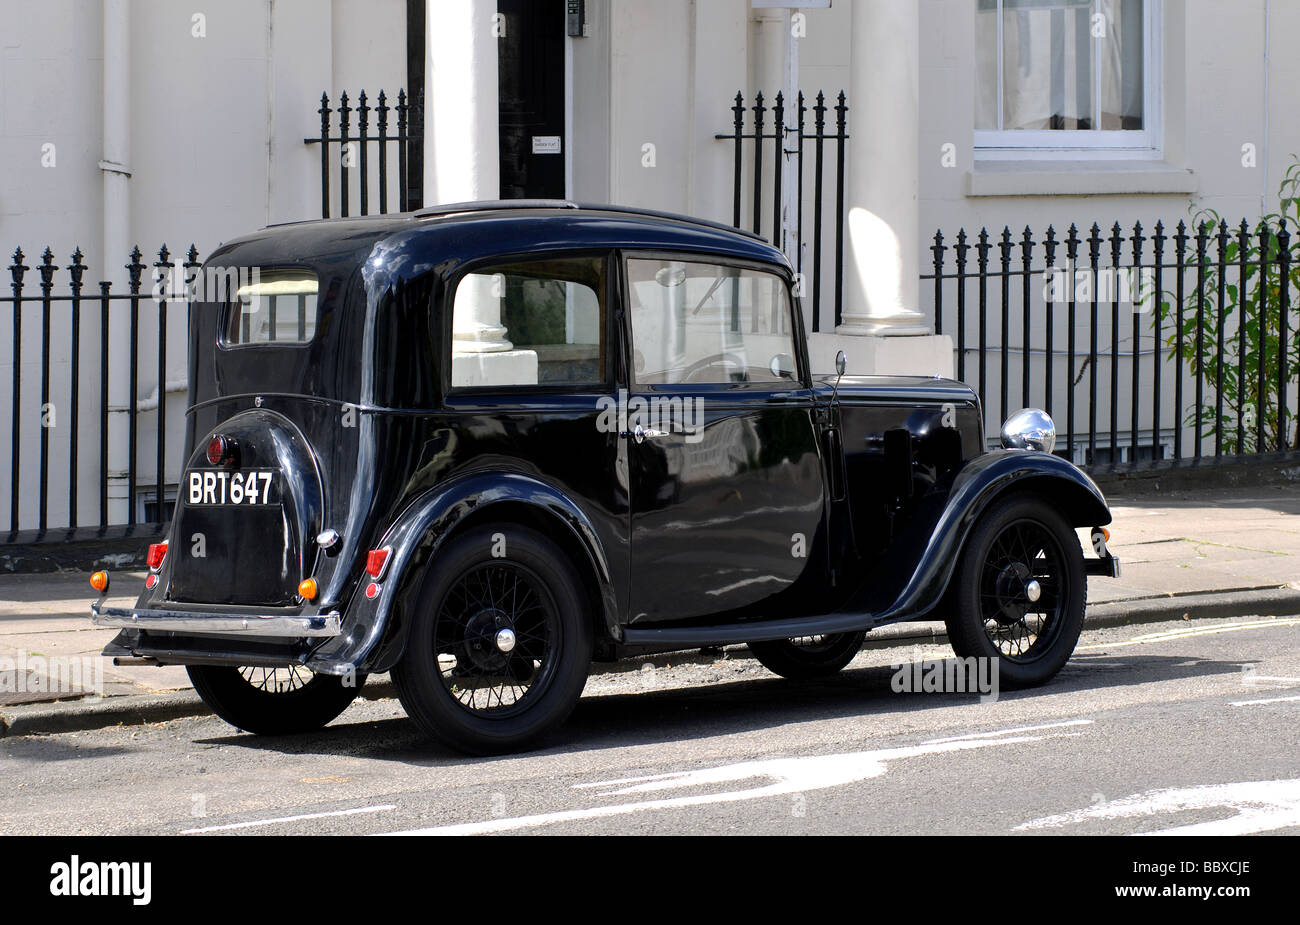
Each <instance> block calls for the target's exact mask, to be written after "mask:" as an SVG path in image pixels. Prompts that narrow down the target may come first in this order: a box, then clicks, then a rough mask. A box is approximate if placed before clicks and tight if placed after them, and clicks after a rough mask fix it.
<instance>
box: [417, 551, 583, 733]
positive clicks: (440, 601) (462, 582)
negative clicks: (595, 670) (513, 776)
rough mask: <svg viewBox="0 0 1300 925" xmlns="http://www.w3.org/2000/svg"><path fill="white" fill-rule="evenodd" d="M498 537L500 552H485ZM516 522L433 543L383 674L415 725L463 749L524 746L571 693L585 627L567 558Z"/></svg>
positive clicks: (566, 709) (553, 721) (564, 709)
mask: <svg viewBox="0 0 1300 925" xmlns="http://www.w3.org/2000/svg"><path fill="white" fill-rule="evenodd" d="M499 534H500V535H504V537H505V551H506V555H504V556H500V557H498V556H494V555H493V554H492V552H493V550H494V548H495V546H496V543H495V542H494V539H493V537H494V536H496V535H499ZM553 549H554V544H552V543H548V542H547V541H546V540H545V539H544V538H543V537H542V536H541V535H540V534H538V533H536V532H535V531H532V530H528V529H525V528H516V527H509V528H506V527H501V528H496V529H488V528H484V529H479V530H474V531H471V532H469V533H466V534H464V535H463V536H461V537H460V538H458V539H456V540H454V541H453V542H452V543H451V545H450V546H449V547H448V548H447V549H446V550H445V551H440V552H439V554H438V556H437V559H436V560H435V562H434V564H433V567H432V569H431V570H430V572H429V575H428V577H427V578H426V581H425V586H424V588H423V590H422V592H421V594H420V597H419V601H418V603H417V608H416V612H415V614H414V616H413V620H412V624H411V630H410V636H409V638H408V639H407V646H406V652H405V654H404V655H403V657H402V661H401V662H400V663H399V664H398V665H397V666H396V667H395V668H394V669H393V682H394V684H395V685H396V687H397V691H398V695H399V696H400V697H401V701H402V706H403V707H405V709H406V712H407V713H408V714H409V715H410V716H411V718H412V719H413V720H415V722H416V723H417V724H419V725H420V726H421V727H422V728H423V729H424V730H425V731H426V732H428V733H430V734H431V735H433V736H435V737H437V738H439V739H442V740H444V741H446V742H447V743H448V744H450V745H452V746H454V747H456V748H459V749H462V750H463V751H468V752H472V753H475V754H490V753H494V752H502V751H510V750H513V749H518V748H521V747H525V746H527V745H530V744H532V743H533V742H535V741H536V740H537V739H538V738H539V737H540V736H542V735H544V734H545V733H547V732H549V731H550V730H552V729H554V728H555V727H556V726H558V725H559V724H560V723H562V722H563V721H564V720H565V719H566V718H567V717H568V715H569V713H570V712H571V711H572V709H573V707H574V705H575V704H576V703H577V701H578V698H579V696H581V694H582V688H583V685H584V684H585V683H586V680H587V671H588V668H589V667H590V662H591V625H590V621H589V619H588V615H587V609H586V607H585V606H584V604H583V597H582V594H581V592H580V586H579V584H578V579H577V576H576V575H575V574H574V572H573V568H572V566H571V565H570V564H569V563H568V562H567V561H566V560H564V559H563V558H562V557H559V556H556V555H555V554H554V552H553V551H552V550H553Z"/></svg>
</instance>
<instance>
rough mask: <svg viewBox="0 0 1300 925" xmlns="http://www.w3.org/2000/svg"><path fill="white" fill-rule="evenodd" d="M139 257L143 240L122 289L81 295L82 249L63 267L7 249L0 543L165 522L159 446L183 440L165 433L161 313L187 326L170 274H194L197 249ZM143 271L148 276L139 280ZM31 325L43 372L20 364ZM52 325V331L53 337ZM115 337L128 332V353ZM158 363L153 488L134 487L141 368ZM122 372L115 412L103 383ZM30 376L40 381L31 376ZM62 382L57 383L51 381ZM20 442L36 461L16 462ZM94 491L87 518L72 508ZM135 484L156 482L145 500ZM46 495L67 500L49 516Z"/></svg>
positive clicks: (164, 319) (184, 294) (163, 455)
mask: <svg viewBox="0 0 1300 925" xmlns="http://www.w3.org/2000/svg"><path fill="white" fill-rule="evenodd" d="M143 256H144V255H143V254H142V252H141V251H140V248H139V247H136V248H134V249H133V250H132V251H131V254H130V257H129V261H130V262H129V263H127V264H125V269H126V271H127V281H128V282H127V286H126V291H125V292H113V291H112V288H113V287H112V284H111V283H109V282H106V281H101V282H100V283H99V286H98V292H95V290H94V289H91V290H90V291H89V292H88V291H87V288H86V283H85V278H86V273H87V269H88V268H87V266H86V264H85V263H84V262H83V260H84V255H83V254H82V252H81V249H80V248H77V249H76V250H75V251H74V252H73V254H72V255H71V263H69V264H67V265H66V266H63V267H61V266H60V265H58V264H57V263H55V257H54V253H53V252H52V251H51V249H50V248H48V247H47V248H46V249H45V252H44V253H43V254H42V255H41V258H40V261H39V262H36V263H35V264H34V266H28V265H27V264H25V263H24V260H25V259H26V255H24V254H23V251H22V249H21V248H19V249H17V250H15V251H14V253H13V258H12V259H13V262H12V263H11V264H10V265H9V267H8V270H9V277H10V281H9V289H10V293H11V294H10V295H9V296H7V297H6V296H0V317H3V315H8V320H9V326H10V335H11V337H10V340H9V346H10V349H9V351H8V353H9V356H8V357H7V358H5V357H3V353H0V360H3V359H7V360H8V361H9V364H11V365H12V380H11V382H10V389H9V392H10V394H9V396H8V397H9V406H10V407H9V409H8V411H9V414H8V418H9V431H10V432H9V435H8V436H9V464H8V467H7V468H8V470H9V471H8V476H9V483H10V484H9V492H8V499H7V500H8V504H7V507H8V510H7V512H6V516H5V519H4V520H0V523H4V522H5V521H6V520H7V522H8V525H9V537H8V538H7V539H4V538H3V537H2V536H0V542H14V541H15V535H16V534H17V533H18V531H20V530H35V531H37V532H38V533H44V532H45V531H46V530H49V529H52V528H56V527H59V528H72V529H75V528H77V527H80V526H93V525H97V526H99V527H107V526H110V525H117V524H128V525H132V524H136V523H137V522H152V523H162V522H164V521H165V520H166V519H167V517H168V504H167V500H166V499H167V490H168V486H167V481H166V472H167V469H166V463H167V452H168V447H173V448H178V447H179V444H178V443H177V442H175V441H174V440H173V435H169V434H168V433H167V414H166V396H167V331H168V323H169V317H168V316H169V315H170V314H171V313H172V312H175V313H177V314H183V318H179V319H175V320H178V321H182V322H183V323H188V317H189V303H188V295H189V291H188V289H187V287H185V286H181V285H176V284H173V283H172V282H171V280H172V279H173V277H172V274H174V273H176V272H178V269H179V272H180V273H182V274H184V275H185V276H187V277H188V276H190V275H192V274H193V272H194V270H195V268H197V267H198V266H199V265H200V263H199V253H198V250H197V249H196V248H195V247H194V246H193V245H191V246H190V249H189V251H188V253H187V254H186V256H185V259H184V260H182V261H179V262H178V261H175V260H173V259H172V256H171V253H170V252H169V251H168V249H167V246H166V245H163V246H162V247H161V248H159V250H158V259H157V260H156V261H154V262H153V263H151V264H149V263H145V262H144V261H143V260H142V258H143ZM33 270H34V271H35V273H36V274H37V277H38V284H37V286H36V287H35V289H36V291H33V287H32V285H31V283H32V279H31V276H29V273H30V272H31V271H33ZM60 270H65V271H66V273H67V277H66V286H65V285H64V284H63V283H62V282H61V281H60V280H59V273H60ZM146 271H150V272H149V273H148V274H147V275H146ZM6 307H7V310H6ZM96 309H97V311H96ZM148 312H152V313H154V318H153V319H151V323H150V324H149V325H148V327H149V328H150V329H152V333H153V335H154V336H152V337H146V336H145V334H144V333H143V332H142V328H143V327H144V326H143V325H142V315H143V314H144V313H148ZM123 313H126V317H125V318H123ZM37 321H39V324H40V327H41V340H40V354H39V356H40V365H39V373H38V374H37V375H35V376H32V375H30V372H29V371H30V365H28V364H25V363H24V353H23V342H24V341H23V337H24V335H23V328H24V325H25V324H32V323H34V322H37ZM56 328H57V329H58V332H59V335H58V337H57V338H56V337H55V335H54V333H53V332H54V330H55V329H56ZM88 329H89V330H88ZM115 332H117V333H115ZM121 337H125V338H126V339H127V344H126V347H125V349H124V350H123V349H121V348H122V347H123V345H122V343H121ZM95 341H97V344H96V343H95ZM29 346H30V344H29ZM65 348H66V350H65ZM114 353H122V354H124V355H125V357H126V359H125V362H124V363H120V365H115V364H114V363H113V361H112V359H111V358H112V356H113V355H114ZM28 355H30V354H28ZM155 362H156V368H157V379H158V382H157V395H158V404H157V422H156V424H155V427H154V432H153V434H152V437H153V444H154V446H153V449H154V456H155V459H154V465H155V467H156V468H155V473H156V474H155V476H154V479H153V484H152V485H151V486H141V485H140V484H139V482H140V475H139V456H140V443H141V438H142V436H143V435H142V434H141V426H140V418H141V414H142V409H141V408H140V398H139V390H140V379H141V371H142V369H143V368H144V366H145V364H148V363H155ZM0 365H3V364H0ZM65 366H66V373H65V374H64V375H63V376H61V377H56V370H62V369H63V368H64V367H65ZM123 366H124V367H125V368H123ZM122 376H125V377H126V380H127V385H126V388H125V389H124V391H125V394H126V402H125V405H124V406H123V407H113V406H112V405H111V404H110V391H111V385H112V384H113V383H115V382H118V381H119V377H122ZM32 378H35V379H36V382H34V383H33V382H31V381H29V380H30V379H32ZM60 378H61V379H62V381H58V380H59V379H60ZM33 388H36V389H38V390H39V395H40V402H39V404H37V403H33V402H32V401H31V400H30V396H31V395H32V391H31V390H32V389H33ZM87 393H89V394H87ZM96 393H97V394H96ZM87 413H88V414H95V415H97V416H98V426H97V428H96V429H95V430H96V433H95V436H96V437H97V439H96V440H95V444H94V445H93V448H92V449H91V450H90V452H89V453H87V452H86V448H85V447H84V446H83V438H84V437H85V433H84V432H83V431H84V430H85V429H83V427H82V415H83V414H87ZM114 414H123V415H125V416H126V422H125V424H126V426H125V441H124V443H123V442H120V441H115V440H114V439H113V437H112V433H113V430H114V429H113V428H112V427H111V426H110V417H111V416H112V415H114ZM28 441H35V442H36V443H37V445H38V447H39V450H38V453H37V455H36V460H37V462H36V465H35V466H28V465H25V464H24V457H23V453H24V451H25V449H24V448H25V447H28V446H30V443H29V442H28ZM59 468H62V469H64V471H66V473H67V486H66V498H64V499H56V498H54V497H52V490H51V477H52V475H53V474H54V473H55V472H56V471H57V469H59ZM118 473H120V475H121V477H122V479H123V481H124V486H123V490H124V499H125V504H126V506H125V511H124V512H122V513H120V514H117V513H114V511H113V506H112V504H111V500H110V493H109V492H110V478H111V477H113V476H114V475H115V474H118ZM91 486H94V488H93V489H92V490H95V491H96V492H97V495H98V511H97V517H95V518H94V520H93V521H92V522H91V523H90V524H87V523H85V521H84V520H82V518H81V517H80V515H79V509H80V508H81V506H82V505H81V502H82V500H83V492H84V491H85V490H86V489H88V488H91ZM142 487H143V488H144V490H145V491H146V492H147V491H148V490H149V488H152V489H153V497H152V503H151V504H144V505H141V504H140V503H139V502H140V501H141V500H143V499H141V498H140V497H139V495H140V493H141V489H142ZM53 500H59V501H62V500H66V507H63V506H60V513H58V514H57V515H52V513H51V510H50V508H51V502H52V501H53ZM2 507H3V506H0V509H2ZM141 508H143V510H141Z"/></svg>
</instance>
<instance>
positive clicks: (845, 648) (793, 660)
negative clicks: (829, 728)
mask: <svg viewBox="0 0 1300 925" xmlns="http://www.w3.org/2000/svg"><path fill="white" fill-rule="evenodd" d="M866 635H867V634H866V632H865V631H864V632H856V633H829V634H826V635H823V636H800V637H799V638H797V639H774V640H771V641H769V642H751V643H750V644H749V651H750V652H752V653H754V658H756V659H758V660H759V662H761V663H762V665H763V667H764V668H766V669H767V670H768V671H771V672H772V673H774V674H779V675H780V676H781V677H783V678H794V679H802V678H821V677H825V676H826V675H832V674H835V673H836V672H838V671H840V670H841V669H842V668H843V667H844V666H845V665H847V664H848V663H849V662H851V661H853V657H854V656H855V655H857V654H858V652H859V650H861V648H862V640H863V639H865V638H866Z"/></svg>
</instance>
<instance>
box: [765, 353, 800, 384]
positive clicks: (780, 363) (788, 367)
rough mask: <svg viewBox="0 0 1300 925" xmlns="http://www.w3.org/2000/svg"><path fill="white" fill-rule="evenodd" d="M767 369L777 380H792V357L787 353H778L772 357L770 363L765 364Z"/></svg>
mask: <svg viewBox="0 0 1300 925" xmlns="http://www.w3.org/2000/svg"><path fill="white" fill-rule="evenodd" d="M767 368H768V369H770V370H771V371H772V375H773V376H776V377H777V378H778V379H793V378H794V357H792V356H790V354H788V353H778V354H777V355H776V356H774V357H772V362H771V363H769V364H767Z"/></svg>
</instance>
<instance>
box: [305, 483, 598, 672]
mask: <svg viewBox="0 0 1300 925" xmlns="http://www.w3.org/2000/svg"><path fill="white" fill-rule="evenodd" d="M499 504H524V505H528V506H530V507H532V508H534V509H536V510H537V511H539V512H541V513H543V514H544V515H545V516H546V517H548V518H549V519H550V520H551V522H552V523H554V524H556V525H557V526H559V527H560V528H561V529H567V530H569V531H571V532H572V534H573V538H574V539H575V540H576V542H577V544H578V545H579V546H580V547H581V548H582V549H583V550H584V551H585V552H586V554H587V557H588V562H587V563H586V565H587V566H588V567H589V568H590V572H591V574H592V575H594V576H595V579H596V583H597V585H598V587H599V591H600V600H601V604H602V608H603V610H604V613H603V614H602V616H603V617H604V620H605V623H606V625H607V626H609V627H611V628H613V627H615V626H616V623H617V620H616V614H617V599H616V597H615V593H614V583H613V578H612V575H611V572H610V566H609V560H608V557H607V555H606V553H605V550H604V548H603V546H602V544H601V542H600V539H599V537H598V534H597V532H596V530H595V528H594V527H593V526H592V523H591V520H590V519H589V518H588V517H587V515H586V514H584V513H583V512H582V510H581V509H580V508H579V507H578V506H577V505H576V504H574V502H573V501H572V500H571V499H570V498H568V497H567V496H566V495H565V494H564V492H563V491H561V490H560V489H558V488H556V487H555V486H553V485H551V484H549V483H547V482H544V481H541V480H540V479H537V478H534V477H532V476H529V475H525V474H523V473H517V472H505V473H502V472H478V473H473V474H469V475H465V476H462V477H460V478H457V479H453V480H451V481H449V482H445V483H442V484H440V485H438V486H436V487H434V488H431V489H429V490H428V491H426V492H424V493H423V494H422V495H420V496H419V497H417V498H416V499H415V500H414V501H412V502H411V503H410V504H409V505H407V507H406V508H405V509H403V511H402V513H401V514H399V515H398V517H397V519H396V520H395V521H394V523H393V524H392V526H390V527H389V529H388V531H387V532H386V533H385V534H384V537H383V539H382V540H381V541H380V542H379V543H378V544H376V546H375V547H374V548H382V547H385V546H387V547H391V549H392V552H391V553H390V555H389V562H388V569H387V571H386V572H385V574H384V576H383V582H382V584H381V591H380V593H379V594H378V595H377V596H376V597H375V598H374V599H373V600H371V599H368V598H367V597H366V596H365V588H366V585H367V584H368V583H369V582H368V581H363V582H361V583H360V584H359V585H358V586H357V589H356V591H355V592H354V594H353V597H352V600H351V602H350V603H349V605H348V607H347V609H346V612H345V619H344V627H345V633H344V635H342V636H339V637H338V638H337V639H336V640H334V641H332V642H331V643H328V644H327V645H325V646H322V647H321V648H320V649H318V650H317V651H316V652H314V653H313V654H312V656H311V659H310V660H309V661H308V666H309V667H310V668H312V669H313V670H315V671H320V672H324V673H326V674H347V673H348V672H350V671H356V672H358V673H375V672H380V671H387V670H388V669H389V668H391V667H392V666H393V665H394V664H396V662H397V660H398V659H399V658H400V657H401V654H402V650H403V648H404V647H405V643H406V634H407V629H408V626H407V625H406V622H405V615H404V613H403V609H402V608H401V607H399V606H398V603H399V601H400V599H401V597H402V596H403V595H404V594H406V593H408V592H410V591H412V590H413V585H412V582H414V581H415V580H417V579H418V575H417V574H416V573H417V572H418V571H419V569H420V567H421V564H422V563H423V562H426V561H429V560H430V559H431V558H432V557H434V556H436V555H437V554H438V550H439V549H440V548H441V547H442V545H443V543H444V542H445V541H446V539H447V537H448V536H449V535H450V534H451V533H452V532H454V531H455V529H456V527H457V526H458V525H459V524H460V523H462V522H463V521H464V520H465V518H467V517H469V516H470V515H471V514H473V513H476V512H479V511H482V510H483V509H484V508H485V507H488V506H491V505H499ZM575 565H578V566H579V567H580V568H581V567H582V565H583V563H575Z"/></svg>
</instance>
